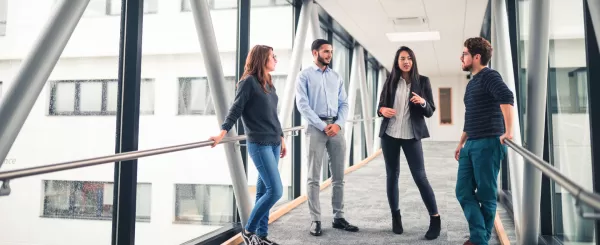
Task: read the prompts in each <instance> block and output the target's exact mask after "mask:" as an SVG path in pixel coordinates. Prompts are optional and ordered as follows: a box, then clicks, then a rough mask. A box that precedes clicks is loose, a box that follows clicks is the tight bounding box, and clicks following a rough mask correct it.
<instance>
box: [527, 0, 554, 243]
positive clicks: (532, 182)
mask: <svg viewBox="0 0 600 245" xmlns="http://www.w3.org/2000/svg"><path fill="white" fill-rule="evenodd" d="M550 4H551V2H550V1H547V0H532V1H531V5H530V7H529V8H530V10H531V11H530V15H529V16H530V20H529V47H527V49H528V51H529V53H528V60H527V70H528V71H527V125H526V129H527V130H526V131H525V135H526V137H525V142H527V144H526V145H527V148H528V150H529V151H531V152H532V153H533V154H535V155H537V156H542V155H543V152H544V127H543V126H541V125H544V124H545V115H546V93H547V92H546V91H547V78H548V50H549V37H550V28H549V22H550ZM523 181H527V183H525V182H523V193H522V196H523V197H527V202H525V201H523V202H522V203H521V205H522V208H521V213H522V215H521V216H522V219H521V231H522V232H521V233H520V241H519V244H537V242H538V234H539V220H540V200H541V187H542V173H541V172H540V171H539V170H538V169H536V168H535V167H534V166H533V165H532V164H526V165H525V166H524V168H523Z"/></svg>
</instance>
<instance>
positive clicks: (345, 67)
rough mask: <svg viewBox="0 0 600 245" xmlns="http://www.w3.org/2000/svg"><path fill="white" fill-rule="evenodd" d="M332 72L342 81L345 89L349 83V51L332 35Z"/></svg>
mask: <svg viewBox="0 0 600 245" xmlns="http://www.w3.org/2000/svg"><path fill="white" fill-rule="evenodd" d="M332 44H333V70H334V71H335V72H337V73H338V74H340V76H342V78H343V79H344V83H345V85H346V89H348V83H349V81H350V49H348V48H347V47H346V46H344V44H342V42H341V41H340V40H339V39H338V38H337V37H336V36H335V35H334V38H333V42H332Z"/></svg>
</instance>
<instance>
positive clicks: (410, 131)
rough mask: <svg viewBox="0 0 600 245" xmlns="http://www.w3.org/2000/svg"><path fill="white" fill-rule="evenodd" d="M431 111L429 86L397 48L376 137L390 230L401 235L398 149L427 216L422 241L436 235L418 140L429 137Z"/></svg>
mask: <svg viewBox="0 0 600 245" xmlns="http://www.w3.org/2000/svg"><path fill="white" fill-rule="evenodd" d="M434 111H435V104H434V103H433V95H432V94H431V83H430V82H429V78H427V77H426V76H421V75H419V71H418V69H417V59H416V58H415V54H414V52H413V51H412V50H411V49H410V48H408V47H404V46H402V47H400V49H398V51H397V52H396V57H395V58H394V66H393V70H392V73H391V74H390V76H388V78H387V80H386V81H385V84H384V85H383V90H382V91H381V96H380V100H379V105H378V109H377V114H378V115H379V116H380V117H381V116H382V117H385V118H384V119H383V121H382V122H381V128H380V130H379V137H380V138H381V149H382V151H383V158H384V160H385V169H386V173H387V196H388V202H389V204H390V209H391V211H392V230H393V232H394V233H396V234H402V233H403V232H404V229H403V228H402V219H401V215H400V209H399V207H398V194H399V193H398V177H399V175H400V148H402V150H403V151H404V156H405V157H406V160H407V161H408V167H409V168H410V172H411V174H412V177H413V179H414V181H415V183H416V184H417V187H419V192H420V193H421V198H423V202H425V206H426V207H427V211H429V215H430V223H429V230H428V231H427V233H426V234H425V238H427V239H429V240H432V239H436V238H437V237H438V236H439V235H440V228H441V224H440V222H441V221H440V215H439V214H438V210H437V204H436V201H435V195H434V194H433V189H432V188H431V185H430V184H429V181H428V180H427V175H426V174H425V164H424V162H423V148H422V145H421V139H423V138H427V137H429V131H428V130H427V125H426V124H425V117H431V116H432V115H433V112H434Z"/></svg>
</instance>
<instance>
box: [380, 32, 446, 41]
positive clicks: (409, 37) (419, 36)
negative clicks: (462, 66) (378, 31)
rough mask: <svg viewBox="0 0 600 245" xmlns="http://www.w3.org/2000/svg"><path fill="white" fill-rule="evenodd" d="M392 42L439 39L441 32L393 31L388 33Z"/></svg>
mask: <svg viewBox="0 0 600 245" xmlns="http://www.w3.org/2000/svg"><path fill="white" fill-rule="evenodd" d="M385 35H386V36H387V38H388V39H389V40H390V41H391V42H419V41H437V40H440V32H438V31H430V32H393V33H386V34H385Z"/></svg>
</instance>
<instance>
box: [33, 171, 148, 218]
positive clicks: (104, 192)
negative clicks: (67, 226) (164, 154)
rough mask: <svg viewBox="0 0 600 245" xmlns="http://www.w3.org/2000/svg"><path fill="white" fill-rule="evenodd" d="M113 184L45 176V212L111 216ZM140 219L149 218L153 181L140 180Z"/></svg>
mask: <svg viewBox="0 0 600 245" xmlns="http://www.w3.org/2000/svg"><path fill="white" fill-rule="evenodd" d="M113 188H114V184H112V183H105V182H91V181H66V180H44V201H43V216H45V217H51V218H66V219H92V220H110V219H112V211H113V193H114V190H113ZM137 188H138V189H137V201H136V203H137V211H136V215H137V217H138V219H141V220H148V221H149V220H150V200H151V185H150V184H138V187H137Z"/></svg>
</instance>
